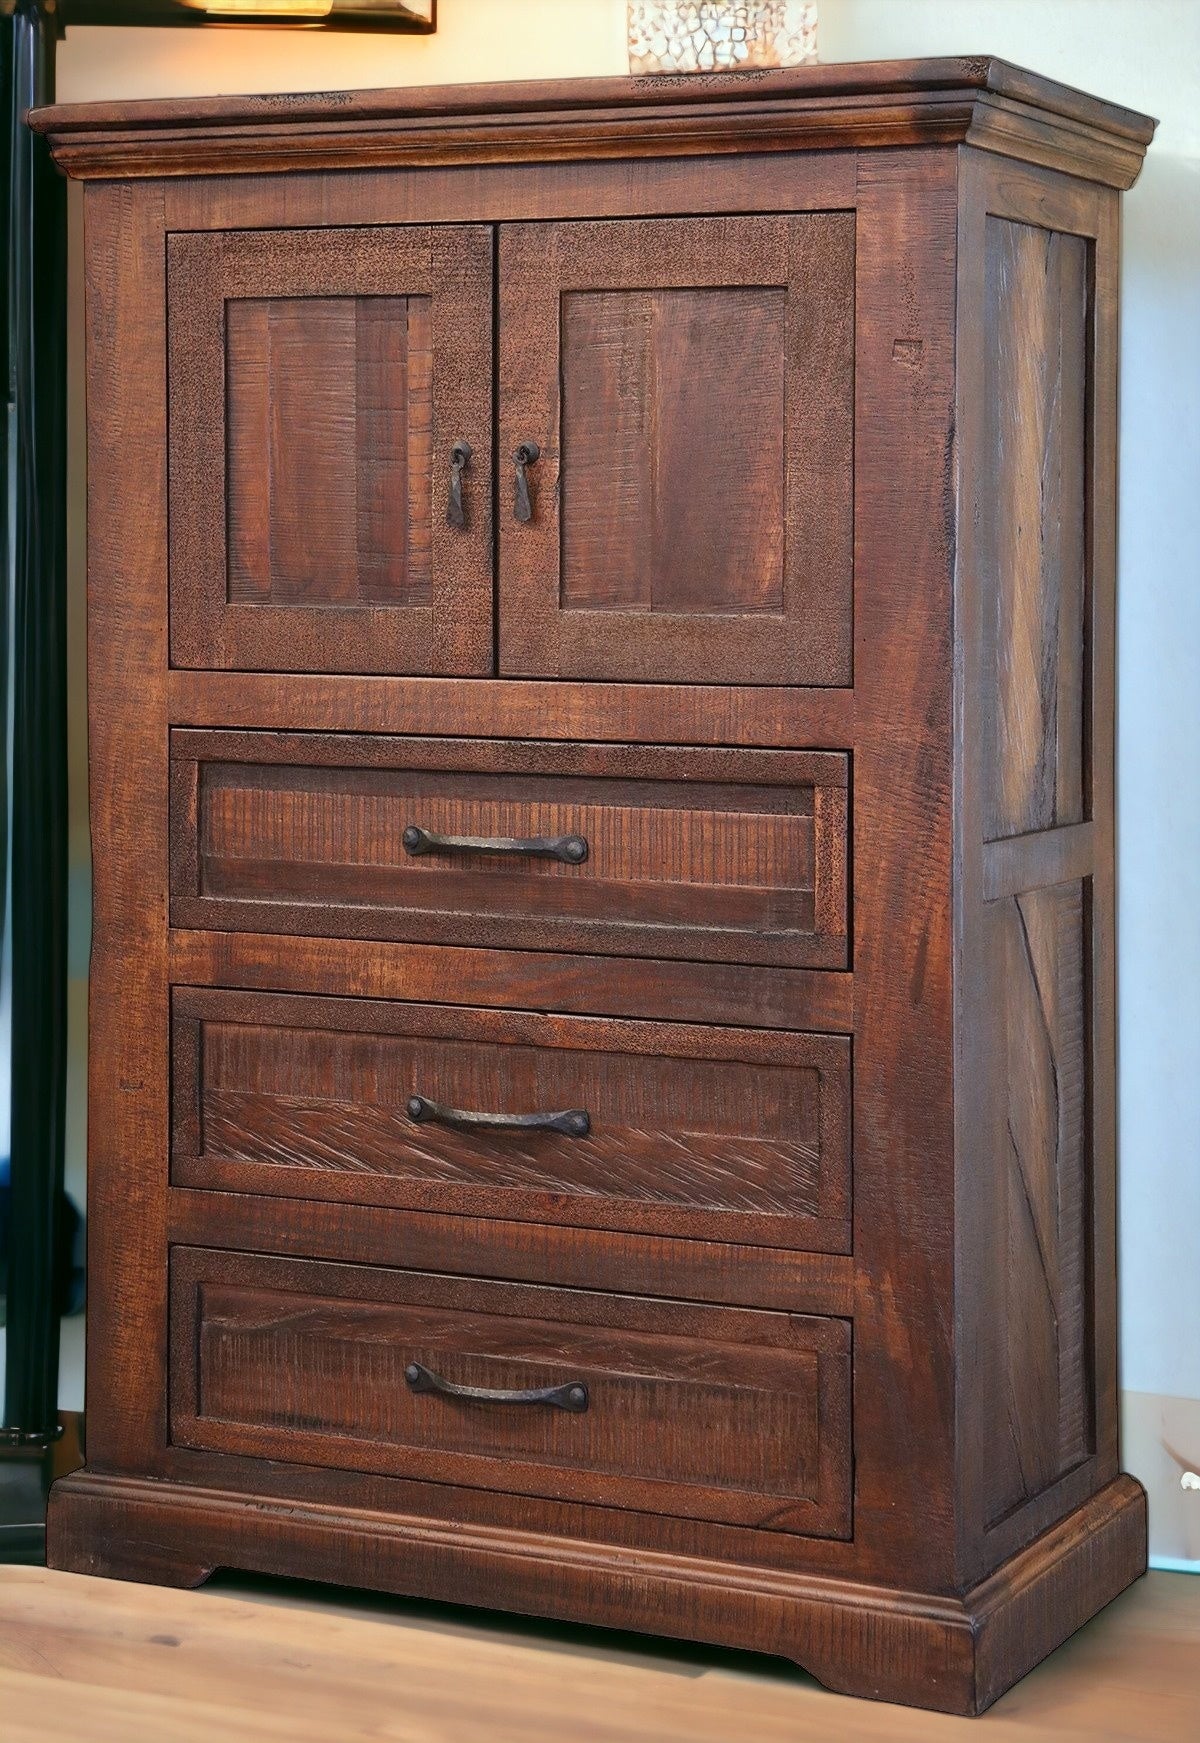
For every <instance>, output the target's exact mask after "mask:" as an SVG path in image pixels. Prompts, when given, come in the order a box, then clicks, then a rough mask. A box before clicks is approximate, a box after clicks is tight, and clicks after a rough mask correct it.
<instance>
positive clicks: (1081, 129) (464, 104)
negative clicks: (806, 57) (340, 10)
mask: <svg viewBox="0 0 1200 1743" xmlns="http://www.w3.org/2000/svg"><path fill="white" fill-rule="evenodd" d="M28 120H29V124H30V126H31V127H33V128H34V130H35V131H36V132H38V133H44V134H45V135H46V137H47V139H48V140H49V143H50V149H51V151H52V152H53V154H54V157H55V160H56V161H57V163H58V164H59V165H60V166H61V168H62V169H63V170H64V171H65V172H66V173H67V174H68V175H70V176H75V177H78V178H81V179H90V178H98V177H99V178H109V179H122V180H123V179H125V178H128V177H145V176H184V175H192V176H195V175H233V174H242V175H244V174H250V173H256V174H274V173H278V172H282V171H287V170H324V169H365V168H385V167H389V166H394V167H419V166H423V165H430V164H457V163H462V164H478V163H516V162H530V161H543V162H549V161H560V162H561V161H564V160H568V159H581V158H592V159H595V158H614V157H687V156H699V155H704V154H710V153H726V152H749V151H754V152H763V151H812V150H828V149H833V148H839V147H856V146H905V145H953V144H960V143H964V142H965V143H966V144H968V145H976V146H979V147H981V148H982V149H984V150H986V151H993V152H999V153H1001V154H1002V155H1003V156H1006V157H1016V158H1020V159H1023V160H1025V161H1026V162H1032V163H1040V164H1045V165H1047V166H1049V167H1050V168H1053V169H1060V170H1066V171H1068V172H1069V173H1071V174H1073V175H1078V176H1083V177H1085V178H1086V179H1088V180H1090V181H1096V182H1102V183H1105V184H1106V185H1108V186H1110V187H1115V188H1128V187H1131V186H1132V185H1133V183H1134V181H1135V180H1136V178H1137V174H1138V171H1139V169H1140V168H1141V164H1142V158H1143V157H1144V156H1145V153H1146V147H1147V146H1148V145H1149V143H1150V140H1151V138H1152V136H1153V134H1154V128H1155V125H1156V123H1155V122H1154V121H1153V120H1151V119H1150V117H1149V116H1146V115H1139V114H1137V113H1136V112H1135V111H1134V110H1132V109H1123V108H1121V107H1119V106H1118V105H1117V104H1115V103H1106V102H1104V101H1102V100H1101V99H1100V98H1098V97H1089V96H1087V95H1086V94H1085V93H1084V92H1082V91H1076V90H1073V89H1072V88H1071V87H1070V86H1068V85H1060V84H1056V83H1055V82H1054V81H1053V80H1052V79H1044V78H1041V77H1040V76H1039V75H1038V74H1036V73H1030V72H1026V71H1025V70H1024V69H1023V68H1021V67H1014V66H1010V65H1009V64H1008V63H1007V62H1005V61H1001V60H995V59H993V58H992V57H990V56H987V55H981V56H965V57H960V58H955V59H944V60H920V61H866V62H861V63H859V64H854V65H835V66H805V67H793V68H789V69H787V70H784V71H778V72H775V71H771V72H745V73H722V74H705V73H682V74H680V73H676V74H662V75H657V76H653V77H640V78H615V79H569V80H545V81H539V82H538V83H536V84H502V85H440V86H437V85H435V86H428V87H425V88H418V89H402V90H394V91H335V92H321V93H317V94H313V95H299V96H289V95H284V96H268V97H201V98H185V99H177V100H172V101H152V102H138V103H80V104H59V105H56V106H54V107H51V108H45V109H34V110H32V111H31V112H30V114H29V117H28Z"/></svg>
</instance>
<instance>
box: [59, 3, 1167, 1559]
mask: <svg viewBox="0 0 1200 1743" xmlns="http://www.w3.org/2000/svg"><path fill="white" fill-rule="evenodd" d="M439 13H440V23H439V30H438V33H437V35H436V36H435V37H432V38H398V37H393V38H370V39H364V38H361V37H353V36H342V37H338V36H326V35H321V36H310V35H304V34H299V33H297V34H290V33H284V32H253V33H250V32H241V31H231V30H219V31H218V30H213V31H203V32H197V31H125V30H101V31H98V30H71V31H69V32H68V33H67V38H66V41H65V43H64V44H63V47H62V49H61V52H60V59H59V69H60V74H59V92H60V95H61V97H62V98H63V99H64V100H82V99H87V98H102V97H117V96H121V97H136V96H164V95H171V94H187V93H201V92H222V91H229V92H233V91H255V90H272V91H285V90H305V89H328V88H336V87H338V86H359V87H362V86H375V85H389V84H391V85H405V84H418V83H436V82H440V81H462V80H480V79H512V78H537V77H551V76H565V75H570V74H601V73H619V72H623V71H624V70H625V54H624V19H625V5H624V0H441V4H440V8H439ZM820 19H821V23H820V47H821V53H822V58H824V59H826V60H868V59H889V58H893V57H896V58H902V57H905V56H910V55H912V56H923V55H938V54H957V53H963V52H979V51H986V52H991V53H995V54H1000V55H1004V56H1006V57H1007V58H1009V59H1011V60H1015V61H1017V62H1019V63H1021V64H1023V65H1026V66H1032V67H1035V68H1036V69H1037V70H1039V71H1041V72H1044V73H1048V74H1051V75H1053V76H1055V77H1058V78H1061V79H1063V80H1065V81H1066V82H1068V83H1070V84H1074V85H1079V86H1082V87H1083V88H1085V89H1087V90H1092V91H1095V92H1096V93H1098V94H1099V95H1101V96H1105V97H1112V98H1116V99H1118V100H1119V101H1123V102H1126V103H1129V104H1131V105H1133V106H1134V107H1137V108H1142V109H1146V110H1148V111H1149V112H1150V113H1151V114H1156V115H1158V116H1160V117H1161V118H1162V125H1161V128H1160V130H1159V134H1158V137H1157V139H1156V141H1155V143H1154V146H1153V147H1152V149H1151V152H1150V156H1149V159H1148V161H1147V164H1146V168H1145V171H1144V173H1143V176H1142V179H1141V181H1140V182H1139V184H1138V186H1137V187H1136V188H1135V189H1134V191H1133V192H1132V194H1130V195H1129V196H1128V198H1127V200H1126V205H1125V265H1124V278H1123V295H1124V315H1123V327H1122V373H1123V387H1122V400H1121V441H1122V476H1121V501H1120V513H1121V525H1122V543H1121V561H1120V593H1121V608H1120V610H1121V617H1120V646H1121V653H1120V694H1121V721H1120V740H1119V771H1120V784H1121V821H1120V866H1119V874H1120V975H1121V993H1120V1014H1121V1034H1122V1039H1121V1081H1120V1097H1121V1152H1122V1187H1121V1266H1122V1269H1121V1286H1122V1373H1123V1382H1124V1385H1125V1386H1126V1387H1127V1388H1128V1390H1127V1391H1126V1392H1125V1394H1124V1408H1125V1424H1126V1434H1125V1441H1126V1449H1127V1463H1128V1464H1129V1466H1130V1468H1132V1469H1133V1470H1134V1471H1135V1473H1136V1474H1137V1475H1139V1476H1140V1477H1141V1478H1142V1479H1143V1480H1144V1481H1145V1482H1146V1483H1147V1485H1148V1487H1149V1489H1150V1492H1151V1545H1152V1549H1153V1550H1154V1551H1155V1552H1156V1554H1157V1556H1158V1558H1159V1559H1161V1560H1168V1561H1169V1560H1185V1559H1192V1560H1194V1559H1195V1558H1196V1557H1197V1556H1198V1555H1200V1491H1196V1490H1192V1489H1190V1488H1189V1489H1187V1490H1185V1489H1182V1488H1181V1486H1180V1476H1181V1474H1182V1471H1183V1469H1184V1466H1185V1465H1186V1464H1187V1463H1188V1461H1190V1466H1191V1468H1192V1469H1194V1470H1200V1403H1197V1401H1198V1400H1200V1335H1198V1331H1200V1289H1198V1288H1197V1284H1196V1277H1197V1275H1198V1274H1200V1254H1198V1251H1197V1247H1198V1244H1200V1234H1198V1231H1200V1137H1198V1134H1200V1071H1198V1070H1197V1068H1196V1055H1197V1042H1198V1039H1200V998H1198V995H1197V991H1196V989H1197V988H1200V927H1198V926H1197V923H1196V918H1195V915H1196V904H1195V898H1194V895H1192V894H1191V893H1190V891H1191V889H1192V888H1193V887H1194V883H1195V875H1196V874H1195V867H1196V865H1197V864H1198V863H1200V781H1198V780H1197V776H1196V771H1195V766H1194V749H1195V746H1196V745H1197V744H1200V682H1197V674H1196V651H1195V650H1196V649H1197V648H1198V647H1200V588H1197V587H1196V585H1195V557H1194V553H1195V551H1196V550H1198V549H1200V433H1198V429H1197V421H1196V412H1195V405H1196V398H1197V395H1196V387H1197V383H1198V382H1200V324H1198V323H1197V322H1196V319H1195V309H1196V306H1197V300H1198V291H1200V76H1198V69H1200V0H1004V4H1002V5H1001V4H997V0H821V5H820ZM76 244H77V238H76ZM74 270H75V271H76V272H77V270H78V247H77V245H76V248H75V254H74ZM73 294H74V300H73V310H74V320H75V324H74V327H73V348H74V349H73V364H74V368H75V375H74V377H73V379H74V380H75V381H76V382H77V381H78V373H77V370H78V340H79V330H78V315H79V297H78V284H77V282H76V283H75V284H74V293H73ZM73 406H74V421H73V430H74V432H75V435H74V441H73V447H72V457H73V465H72V483H71V493H72V494H71V517H72V521H71V525H72V582H73V598H74V600H75V601H76V605H75V609H74V614H73V618H72V629H73V639H72V650H73V668H72V670H73V692H72V694H73V698H74V714H73V722H72V741H71V742H72V747H73V748H72V776H73V828H72V844H73V853H74V856H75V866H74V871H73V890H74V893H75V902H74V908H73V913H74V916H75V924H74V927H73V934H72V964H73V969H74V972H75V976H76V979H75V983H74V985H73V992H72V1006H71V1009H72V1034H71V1041H72V1091H71V1099H70V1109H71V1114H70V1121H69V1142H70V1146H71V1164H70V1171H71V1175H72V1178H73V1179H75V1180H77V1181H78V1180H79V1179H80V1178H81V1171H82V1142H83V1136H82V1134H83V1112H82V1108H83V1104H82V1096H83V1091H82V1082H83V1078H82V1062H83V1032H82V1015H81V1013H82V980H81V979H80V976H81V975H82V974H83V973H85V972H86V906H87V901H86V897H87V883H86V861H85V844H86V812H85V808H84V796H83V791H82V784H81V774H82V742H83V741H82V719H83V691H82V672H81V666H80V663H79V659H78V650H79V642H80V629H81V617H80V611H79V606H78V601H79V600H80V599H81V597H82V592H81V589H82V568H81V561H82V535H81V518H80V517H81V505H82V492H83V484H82V472H81V466H80V460H81V445H80V436H79V429H80V424H79V403H78V394H77V392H76V395H75V398H74V399H73ZM81 1386H82V1381H81V1376H80V1372H79V1366H78V1361H77V1359H72V1360H70V1361H69V1362H68V1364H67V1366H66V1367H65V1368H64V1386H63V1403H64V1405H65V1406H67V1407H77V1405H78V1403H79V1399H80V1393H81Z"/></svg>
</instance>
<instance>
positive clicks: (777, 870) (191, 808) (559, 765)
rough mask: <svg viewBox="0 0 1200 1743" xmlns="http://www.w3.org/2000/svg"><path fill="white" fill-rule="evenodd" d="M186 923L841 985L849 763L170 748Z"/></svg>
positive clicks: (352, 737)
mask: <svg viewBox="0 0 1200 1743" xmlns="http://www.w3.org/2000/svg"><path fill="white" fill-rule="evenodd" d="M171 766H172V775H171V779H172V792H171V919H172V923H173V924H174V925H176V926H197V927H209V928H214V929H218V930H222V931H236V930H247V931H265V932H288V933H296V934H312V935H318V936H331V937H357V938H372V939H393V938H394V939H412V940H417V941H426V940H428V941H430V942H436V943H450V944H481V945H493V946H501V947H505V948H511V949H527V950H555V949H558V950H570V951H595V952H597V953H601V954H613V955H618V954H620V955H632V956H648V957H663V958H681V959H685V960H693V961H717V962H741V963H762V964H784V965H791V966H807V967H819V968H838V967H842V966H844V965H845V962H846V783H847V774H848V759H847V757H846V756H845V755H844V754H842V753H840V752H832V751H765V750H763V751H760V750H725V749H719V750H691V749H689V750H684V749H679V748H677V747H675V746H645V745H636V746H631V745H594V744H593V745H587V744H585V745H575V744H538V743H532V742H529V741H526V740H521V741H511V740H471V739H420V738H387V737H373V736H367V735H366V734H334V733H274V732H199V731H192V730H177V731H175V732H173V733H172V734H171Z"/></svg>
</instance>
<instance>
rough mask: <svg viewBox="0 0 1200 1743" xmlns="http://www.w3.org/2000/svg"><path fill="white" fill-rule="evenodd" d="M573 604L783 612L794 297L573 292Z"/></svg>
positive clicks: (566, 530)
mask: <svg viewBox="0 0 1200 1743" xmlns="http://www.w3.org/2000/svg"><path fill="white" fill-rule="evenodd" d="M560 320H561V331H562V338H561V344H562V359H561V374H562V411H561V419H562V462H561V464H560V468H559V496H560V507H559V515H560V520H561V537H562V573H561V581H560V592H561V603H562V606H563V609H564V610H568V611H589V610H590V611H621V610H626V611H656V612H680V613H684V614H686V613H689V612H696V613H701V614H704V613H712V612H732V613H743V612H754V611H764V612H770V613H772V614H773V615H775V616H779V615H781V614H782V612H783V606H784V588H783V578H784V576H783V557H784V549H783V546H784V538H783V533H784V517H785V513H786V473H785V470H784V434H785V428H786V425H785V415H784V413H785V381H786V364H787V337H786V323H787V300H786V293H785V291H784V289H783V287H782V286H779V287H777V288H769V287H768V288H761V289H760V288H756V287H749V286H746V287H742V288H736V289H735V288H720V287H714V288H712V289H708V290H629V291H611V290H597V291H567V292H566V293H565V294H564V296H563V298H562V308H561V316H560Z"/></svg>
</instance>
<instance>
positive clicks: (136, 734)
mask: <svg viewBox="0 0 1200 1743" xmlns="http://www.w3.org/2000/svg"><path fill="white" fill-rule="evenodd" d="M34 124H35V126H36V127H38V128H39V129H40V130H41V131H43V132H45V133H47V134H49V136H50V140H51V145H52V148H53V150H54V152H55V154H56V156H57V158H58V160H59V162H60V163H61V164H62V165H63V166H64V167H65V168H66V169H67V171H68V172H69V173H71V174H74V175H78V176H80V177H83V178H85V179H86V180H87V184H88V185H87V188H86V201H85V222H86V250H87V299H88V300H87V311H88V314H87V319H88V363H87V369H88V440H89V453H88V476H89V674H90V715H91V803H92V820H93V821H92V829H93V847H94V856H95V943H94V954H93V965H92V1002H91V1103H90V1108H91V1131H90V1140H89V1143H90V1184H89V1195H90V1209H91V1252H90V1270H91V1277H90V1314H91V1317H90V1326H89V1356H88V1362H89V1367H88V1465H87V1468H86V1470H85V1471H84V1472H83V1473H81V1474H79V1475H76V1476H73V1477H71V1478H68V1479H66V1480H65V1481H63V1482H61V1483H60V1484H59V1485H58V1486H57V1487H56V1489H55V1491H54V1494H53V1497H52V1505H51V1518H50V1556H51V1560H52V1561H53V1563H54V1564H55V1565H57V1566H61V1567H69V1568H75V1569H81V1570H89V1571H93V1572H97V1573H104V1574H113V1575H120V1576H124V1577H132V1578H146V1579H151V1580H160V1581H164V1582H177V1583H186V1582H195V1581H198V1580H200V1579H202V1578H203V1577H204V1576H205V1574H206V1573H207V1572H209V1571H210V1570H211V1569H212V1568H213V1567H215V1566H217V1565H220V1564H226V1565H233V1566H238V1567H245V1568H251V1569H260V1570H264V1571H268V1572H277V1573H292V1574H303V1575H308V1576H312V1577H316V1578H329V1579H336V1580H339V1581H346V1582H355V1581H357V1582H361V1583H363V1584H366V1585H371V1586H376V1587H379V1588H382V1589H389V1590H394V1591H398V1592H404V1593H409V1594H414V1595H428V1596H432V1597H440V1598H445V1599H450V1600H453V1601H455V1602H469V1603H476V1604H485V1605H495V1606H509V1607H512V1608H515V1609H519V1610H526V1611H533V1612H540V1613H545V1614H551V1615H561V1616H565V1617H571V1618H576V1619H580V1620H588V1621H595V1622H601V1623H608V1624H615V1625H618V1626H623V1627H632V1628H642V1629H650V1630H659V1631H664V1632H670V1633H676V1634H681V1635H692V1636H696V1637H699V1638H702V1639H708V1640H712V1641H716V1642H724V1643H728V1644H732V1645H741V1646H752V1647H757V1648H760V1649H763V1650H767V1651H772V1652H778V1653H783V1654H786V1655H788V1656H791V1657H793V1658H795V1659H797V1660H798V1661H799V1662H800V1663H802V1664H804V1665H805V1666H806V1667H807V1668H808V1669H809V1670H811V1671H812V1672H814V1673H815V1674H816V1675H817V1676H818V1677H820V1678H822V1679H823V1680H824V1681H826V1682H827V1683H828V1684H829V1685H830V1686H832V1687H835V1688H839V1689H845V1690H848V1691H852V1692H856V1693H860V1694H868V1695H874V1696H878V1697H881V1698H885V1699H895V1700H903V1701H909V1702H913V1703H917V1704H923V1705H926V1706H931V1707H941V1708H946V1709H949V1710H956V1711H966V1712H973V1711H978V1710H980V1709H982V1708H983V1707H985V1706H986V1705H988V1704H989V1702H991V1701H992V1700H994V1699H995V1698H996V1696H997V1695H998V1694H999V1693H1001V1692H1002V1691H1003V1690H1004V1689H1005V1688H1006V1687H1008V1686H1009V1684H1010V1683H1012V1682H1013V1681H1014V1680H1015V1679H1016V1678H1017V1677H1018V1676H1020V1675H1021V1674H1022V1673H1023V1672H1024V1671H1025V1670H1026V1669H1028V1668H1029V1667H1030V1666H1031V1665H1032V1664H1034V1663H1035V1662H1036V1661H1037V1660H1038V1658H1039V1657H1041V1656H1042V1655H1043V1654H1044V1653H1046V1652H1047V1651H1049V1650H1050V1649H1051V1648H1052V1647H1053V1646H1055V1645H1056V1644H1057V1643H1058V1642H1059V1641H1060V1640H1061V1639H1063V1638H1065V1636H1066V1635H1067V1634H1068V1633H1070V1632H1071V1631H1072V1630H1073V1629H1074V1628H1075V1627H1077V1626H1078V1625H1079V1623H1080V1622H1082V1621H1083V1620H1084V1619H1085V1618H1086V1617H1088V1616H1089V1615H1091V1614H1092V1613H1093V1612H1094V1611H1095V1610H1096V1609H1098V1608H1099V1607H1100V1606H1101V1605H1102V1604H1104V1603H1105V1602H1107V1601H1108V1599H1109V1598H1110V1597H1112V1596H1113V1595H1114V1594H1115V1593H1116V1592H1117V1591H1119V1590H1120V1589H1121V1588H1122V1587H1123V1586H1124V1585H1126V1584H1128V1582H1129V1581H1130V1580H1132V1579H1134V1578H1135V1577H1136V1576H1137V1574H1138V1573H1139V1572H1140V1571H1141V1569H1142V1567H1143V1566H1144V1560H1145V1527H1144V1510H1143V1497H1142V1494H1141V1491H1140V1489H1139V1488H1138V1487H1137V1485H1136V1484H1134V1483H1133V1482H1131V1481H1130V1480H1129V1479H1128V1478H1126V1477H1121V1476H1119V1475H1118V1462H1117V1445H1116V1426H1117V1425H1116V1376H1115V1329H1114V1327H1115V1319H1114V1284H1115V1253H1114V1232H1113V1186H1114V1165H1115V1161H1114V1120H1113V1059H1114V966H1113V965H1114V951H1113V588H1114V548H1115V530H1114V506H1113V504H1114V492H1115V388H1116V364H1115V335H1116V319H1117V303H1116V287H1117V265H1118V256H1117V237H1118V230H1117V223H1118V210H1117V208H1118V199H1119V192H1118V190H1120V189H1121V188H1124V187H1128V186H1129V185H1130V184H1131V183H1132V181H1133V179H1134V177H1135V176H1136V174H1137V170H1138V166H1139V164H1140V162H1141V158H1142V155H1143V153H1144V150H1145V147H1146V144H1147V142H1148V140H1149V137H1150V133H1151V131H1152V124H1151V123H1149V122H1147V121H1146V120H1145V119H1144V118H1142V117H1140V116H1136V115H1132V114H1130V113H1128V112H1127V111H1124V110H1121V109H1117V108H1115V107H1114V106H1112V105H1110V104H1106V103H1101V102H1098V101H1096V100H1093V99H1091V98H1088V97H1084V96H1082V95H1080V94H1079V93H1077V92H1073V91H1069V90H1066V89H1064V88H1062V87H1059V86H1055V85H1053V84H1050V83H1048V82H1046V81H1043V80H1041V79H1038V78H1036V77H1034V76H1033V75H1030V74H1027V73H1022V72H1020V71H1018V70H1016V69H1014V68H1010V67H1006V66H1004V65H1002V64H1000V63H997V62H992V61H988V60H962V61H945V62H935V63H922V64H920V65H912V66H908V65H890V66H873V67H844V68H836V67H834V68H811V69H804V70H801V71H796V72H791V73H781V74H771V75H766V76H756V77H752V76H749V75H747V76H745V77H731V78H730V77H714V78H697V79H695V80H690V81H689V80H679V81H674V80H671V79H634V80H629V81H615V82H612V81H610V82H596V83H583V84H573V85H556V86H546V87H541V86H528V87H524V86H516V87H495V88H473V89H461V90H457V91H425V92H411V91H410V92H403V93H390V94H389V93H382V94H380V93H359V94H355V95H348V96H338V97H312V98H304V99H288V100H287V101H286V102H283V101H276V100H273V99H268V98H263V99H254V100H247V99H237V100H224V99H221V100H218V99H214V100H211V101H206V102H195V103H190V104H186V105H185V104H171V103H168V104H156V105H138V104H131V105H125V106H120V107H111V108H110V107H105V108H92V109H57V110H47V111H42V112H41V113H39V114H37V115H35V117H34Z"/></svg>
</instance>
